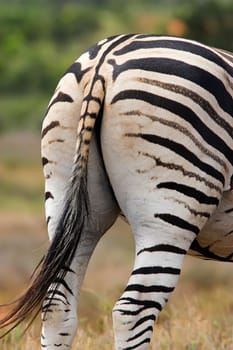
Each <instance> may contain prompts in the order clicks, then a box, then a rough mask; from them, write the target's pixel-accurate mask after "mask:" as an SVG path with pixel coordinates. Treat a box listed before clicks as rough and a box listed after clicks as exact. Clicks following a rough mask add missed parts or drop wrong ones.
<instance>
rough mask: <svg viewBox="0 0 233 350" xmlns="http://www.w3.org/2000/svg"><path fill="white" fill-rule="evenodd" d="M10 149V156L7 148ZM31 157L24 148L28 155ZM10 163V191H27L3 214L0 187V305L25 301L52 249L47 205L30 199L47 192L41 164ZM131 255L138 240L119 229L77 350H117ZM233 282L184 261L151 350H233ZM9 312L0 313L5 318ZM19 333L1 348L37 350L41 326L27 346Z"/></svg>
mask: <svg viewBox="0 0 233 350" xmlns="http://www.w3.org/2000/svg"><path fill="white" fill-rule="evenodd" d="M13 140H14V139H13ZM0 145H2V146H3V143H2V144H1V143H0ZM16 146H17V145H16ZM14 147H15V146H14ZM1 149H3V148H1ZM6 149H7V150H8V151H9V149H10V146H9V144H8V143H7V146H6ZM17 150H19V147H17ZM25 151H26V149H25V147H23V149H22V154H25ZM30 152H32V148H30ZM10 159H11V161H10V162H9V161H6V158H5V160H4V162H3V163H2V164H1V166H0V178H1V179H4V182H5V184H6V186H8V187H7V188H12V186H13V187H14V188H21V189H22V191H21V192H20V191H19V192H17V193H16V194H15V193H14V192H13V191H12V192H10V197H11V195H12V197H11V198H9V196H8V199H7V203H6V204H7V205H6V206H5V207H4V205H3V202H4V198H5V197H4V196H5V193H6V192H4V189H3V190H2V192H1V187H0V199H1V200H2V204H1V207H3V209H4V210H3V212H2V214H0V303H4V302H8V301H11V300H12V299H13V298H15V297H16V296H17V294H19V292H20V290H21V289H22V287H23V285H24V284H25V282H26V280H27V279H28V277H29V275H30V273H31V271H32V270H33V266H35V265H36V262H37V261H38V260H39V258H40V256H41V255H42V254H43V251H44V250H45V248H46V245H47V238H46V228H45V223H44V218H43V210H42V209H41V208H42V205H41V199H40V197H39V196H38V195H37V194H36V196H35V197H34V196H33V195H32V196H30V194H31V193H32V194H33V193H34V192H33V191H34V187H35V188H36V191H37V192H38V193H39V191H40V189H41V188H42V187H43V184H42V176H41V174H39V175H38V172H40V171H41V168H40V166H39V165H38V164H39V158H38V159H37V160H36V161H35V159H34V157H33V154H32V159H33V162H32V163H30V162H29V163H28V162H26V163H25V164H24V165H22V163H21V166H20V167H19V166H18V165H17V162H16V163H14V162H12V156H10ZM30 164H31V165H30ZM27 179H30V181H29V180H27ZM27 184H28V185H27ZM20 186H21V187H20ZM24 191H26V192H24ZM25 193H26V197H25ZM1 196H2V197H1ZM22 203H23V205H22V206H21V204H22ZM32 207H33V210H32ZM36 208H37V209H36ZM133 255H134V254H133V242H132V237H131V235H130V233H129V231H128V228H127V226H126V225H125V224H124V223H122V222H119V223H118V225H117V226H115V227H114V228H113V229H112V231H111V233H109V234H108V235H106V237H104V239H103V240H102V241H101V242H100V244H99V246H98V248H97V250H96V252H95V254H94V257H93V259H92V261H91V263H90V266H89V269H88V273H87V276H86V279H85V282H84V288H83V292H82V297H81V303H80V327H79V331H78V334H77V337H76V339H75V342H74V347H73V350H92V349H97V350H112V349H114V347H113V331H112V321H111V309H112V307H113V304H114V302H115V301H116V300H117V298H118V297H119V296H120V294H121V292H122V291H123V289H124V286H125V284H126V282H127V279H128V276H129V274H130V271H131V268H132V263H133ZM232 277H233V275H232V266H231V265H230V264H222V263H213V262H204V261H199V260H196V259H194V258H188V259H186V261H185V264H184V269H183V272H182V277H181V280H180V281H179V284H178V287H177V289H176V291H175V293H174V295H173V296H172V298H171V300H170V301H169V303H168V305H167V306H166V308H165V309H164V310H163V312H162V313H161V316H160V318H159V321H158V323H157V326H156V328H155V332H154V336H153V339H152V345H151V350H152V349H160V350H233V296H232V290H233V278H232ZM4 312H5V311H4V310H3V309H1V308H0V315H3V313H4ZM21 331H22V327H19V328H17V329H16V330H15V331H14V332H12V333H11V334H9V335H8V336H7V337H6V338H5V339H3V340H0V350H32V349H33V350H39V349H40V346H39V332H40V322H39V321H38V322H37V323H36V324H35V325H34V326H33V327H32V328H31V329H30V330H29V332H27V334H26V335H25V336H24V337H22V338H21V337H20V334H21Z"/></svg>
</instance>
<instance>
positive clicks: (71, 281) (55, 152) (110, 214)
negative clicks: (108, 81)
mask: <svg viewBox="0 0 233 350" xmlns="http://www.w3.org/2000/svg"><path fill="white" fill-rule="evenodd" d="M82 98H83V96H82V93H81V92H80V89H79V87H78V86H77V82H76V80H75V78H73V79H71V77H70V76H64V77H63V79H62V80H61V82H60V85H59V88H58V89H57V90H56V95H55V96H54V97H53V99H52V101H51V103H50V107H49V108H48V113H47V115H46V116H45V119H44V123H43V129H42V162H43V166H44V176H45V208H46V219H47V224H48V234H49V238H50V241H53V240H54V237H55V231H56V229H57V225H58V223H59V221H60V216H61V213H62V212H63V210H64V208H63V207H64V203H65V201H66V196H67V189H69V186H70V183H71V181H70V180H71V175H72V167H73V159H74V154H75V146H76V142H77V125H78V121H79V113H80V108H81V103H82ZM87 168H88V169H87V170H88V176H87V190H88V191H87V192H88V194H89V202H90V203H89V210H90V213H89V221H90V222H89V223H88V227H83V232H82V235H81V238H80V241H79V244H78V246H77V250H76V252H75V255H74V258H73V261H72V263H71V266H68V265H67V264H66V262H64V266H62V270H63V271H64V272H65V277H64V278H59V279H56V280H55V281H54V284H53V285H51V286H50V287H49V289H48V291H47V296H46V298H45V299H44V303H43V308H42V336H41V347H42V349H45V348H46V349H48V350H55V349H57V348H58V347H59V349H61V350H65V349H66V350H67V349H70V347H71V344H72V341H73V337H74V335H75V333H76V328H77V324H78V318H77V306H78V300H79V292H80V288H81V285H82V281H83V278H84V275H85V272H86V268H87V265H88V262H89V259H90V257H91V255H92V253H93V250H94V248H95V246H96V244H97V242H98V240H99V239H100V237H101V236H102V235H103V234H104V233H105V232H106V230H107V229H108V228H109V227H110V226H111V225H112V224H113V223H114V221H115V220H116V218H117V216H118V213H119V209H118V206H117V204H116V202H115V199H114V196H113V195H112V190H111V188H110V186H109V183H108V179H107V177H106V174H105V171H104V167H103V164H102V160H101V157H100V154H99V150H98V146H97V142H96V139H95V137H93V139H92V141H91V145H90V156H89V161H88V166H87ZM74 191H75V189H74ZM74 202H75V201H73V202H72V203H74ZM75 204H76V205H77V206H78V205H79V206H81V204H82V203H79V198H78V199H77V202H75ZM61 254H62V253H61Z"/></svg>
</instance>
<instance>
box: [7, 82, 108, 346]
mask: <svg viewBox="0 0 233 350" xmlns="http://www.w3.org/2000/svg"><path fill="white" fill-rule="evenodd" d="M95 83H96V80H95V79H93V80H92V81H91V83H90V86H89V91H87V93H86V94H85V91H84V99H83V103H82V108H81V116H80V120H79V124H78V130H77V143H76V152H75V157H74V162H73V169H72V177H71V179H70V183H69V188H68V191H67V195H66V201H65V204H64V208H63V211H62V214H61V217H60V220H59V222H58V225H57V228H56V231H55V235H54V238H53V240H52V242H51V244H50V247H49V249H48V251H47V253H46V255H45V256H44V258H43V259H42V260H41V262H40V264H39V266H38V267H37V269H36V272H35V273H34V274H33V278H32V281H31V285H30V286H29V287H28V289H27V290H26V292H25V293H24V294H23V295H22V296H21V297H19V299H17V300H16V301H15V302H13V304H14V305H15V306H13V308H12V309H11V311H10V312H9V313H8V314H7V315H6V316H5V317H4V318H2V319H0V329H4V330H3V334H1V335H0V339H1V338H3V337H4V336H5V335H6V334H8V333H9V332H10V331H11V330H13V329H14V328H15V327H16V326H18V325H19V324H20V323H21V322H22V321H24V320H25V319H29V320H30V324H31V323H32V321H33V320H34V319H35V318H36V316H37V315H38V314H39V313H40V311H41V307H42V304H43V301H44V299H45V298H46V296H47V291H48V289H50V290H53V291H56V289H57V288H58V287H59V284H60V281H61V280H63V279H64V277H65V276H66V274H67V272H68V271H69V267H70V265H71V263H72V260H73V258H74V255H75V252H76V250H77V247H78V245H79V242H80V239H81V237H82V233H83V232H84V229H85V228H86V227H87V225H88V221H89V219H90V213H89V208H90V206H89V199H88V192H87V161H88V153H89V145H90V141H91V137H92V131H93V129H94V125H95V121H96V118H97V117H98V115H99V114H100V110H101V107H102V105H103V100H104V95H105V90H104V84H102V83H101V84H95ZM94 86H95V87H96V86H99V87H101V88H100V89H98V91H96V88H95V87H94ZM85 96H86V97H85ZM92 96H93V97H92ZM52 296H53V295H51V299H50V300H52ZM49 306H50V304H49V303H46V309H44V308H43V312H45V313H46V310H47V309H48V308H49Z"/></svg>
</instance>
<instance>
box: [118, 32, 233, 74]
mask: <svg viewBox="0 0 233 350" xmlns="http://www.w3.org/2000/svg"><path fill="white" fill-rule="evenodd" d="M144 38H151V39H152V40H150V41H146V40H143V41H140V40H134V41H133V42H131V43H130V44H127V45H125V46H124V47H123V48H121V49H119V50H116V51H115V52H114V55H116V56H121V55H124V54H126V53H128V52H132V51H135V50H139V49H153V48H167V49H175V50H179V51H186V52H190V53H193V54H194V55H198V56H201V57H203V58H205V59H207V60H208V61H211V62H213V63H215V64H217V65H218V66H220V67H222V68H223V69H225V70H226V71H227V72H228V73H229V74H230V75H231V76H233V69H232V67H231V66H230V65H228V64H227V63H226V62H225V61H224V60H223V59H221V57H219V55H217V54H216V53H215V52H213V51H211V50H210V49H209V48H208V47H205V46H200V45H199V44H198V43H197V42H191V41H180V40H176V39H175V38H172V39H171V40H153V36H144ZM144 38H143V39H144ZM220 53H221V52H220Z"/></svg>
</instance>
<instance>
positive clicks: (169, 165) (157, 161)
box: [140, 152, 222, 195]
mask: <svg viewBox="0 0 233 350" xmlns="http://www.w3.org/2000/svg"><path fill="white" fill-rule="evenodd" d="M140 155H143V156H144V157H148V158H150V159H153V160H154V162H155V164H156V166H159V167H163V168H165V169H169V170H173V171H179V172H181V173H182V175H183V176H186V177H188V178H189V179H190V178H194V179H195V180H197V181H199V182H203V183H204V184H205V185H206V186H207V187H209V188H211V189H214V190H215V191H217V192H218V193H220V194H221V195H222V186H221V187H220V186H217V185H216V184H214V183H213V182H211V181H209V180H207V178H206V176H200V175H199V174H197V173H195V172H192V171H189V170H187V169H185V168H184V167H182V166H181V165H178V164H175V163H166V162H162V161H161V159H160V158H157V157H155V156H154V155H152V154H149V153H147V152H140ZM151 180H153V177H152V178H151Z"/></svg>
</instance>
